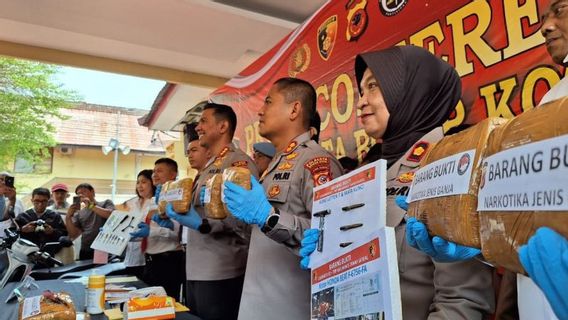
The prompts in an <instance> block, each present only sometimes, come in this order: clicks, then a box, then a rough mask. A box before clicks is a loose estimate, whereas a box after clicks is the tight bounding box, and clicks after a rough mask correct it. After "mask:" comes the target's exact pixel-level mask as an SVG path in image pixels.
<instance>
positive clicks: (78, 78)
mask: <svg viewBox="0 0 568 320" xmlns="http://www.w3.org/2000/svg"><path fill="white" fill-rule="evenodd" d="M55 81H56V82H59V83H60V84H61V85H63V86H64V88H66V89H70V90H73V91H75V92H77V93H78V94H79V96H80V97H82V98H83V99H82V100H83V101H84V102H87V103H92V104H102V105H108V106H115V107H124V108H136V109H145V110H149V109H150V108H151V107H152V104H153V103H154V100H155V99H156V96H157V95H158V93H159V92H160V90H161V89H162V87H163V86H164V85H165V84H166V83H165V81H159V80H153V79H146V78H138V77H132V76H125V75H121V74H115V73H108V72H101V71H93V70H87V69H80V68H71V67H61V69H60V73H59V74H58V76H57V77H56V79H55Z"/></svg>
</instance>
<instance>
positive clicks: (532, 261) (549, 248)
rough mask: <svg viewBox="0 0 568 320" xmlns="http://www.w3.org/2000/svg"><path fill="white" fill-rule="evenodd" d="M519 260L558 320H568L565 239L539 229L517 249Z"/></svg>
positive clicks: (543, 228) (549, 230) (549, 231)
mask: <svg viewBox="0 0 568 320" xmlns="http://www.w3.org/2000/svg"><path fill="white" fill-rule="evenodd" d="M519 259H520V260H521V264H522V265H523V268H525V270H526V271H527V273H528V274H529V276H530V277H531V279H533V281H534V282H535V283H536V284H537V285H538V286H539V288H540V289H541V290H542V291H543V292H544V295H545V296H546V299H548V302H549V303H550V306H551V307H552V310H554V313H555V314H556V316H557V317H558V319H568V294H566V292H567V291H566V290H567V289H568V239H566V238H565V237H563V236H562V235H560V234H558V233H556V232H555V231H554V230H552V229H550V228H546V227H542V228H539V229H538V230H537V231H536V233H535V235H534V236H532V237H531V238H530V239H529V242H528V244H527V245H524V246H522V247H521V248H520V249H519Z"/></svg>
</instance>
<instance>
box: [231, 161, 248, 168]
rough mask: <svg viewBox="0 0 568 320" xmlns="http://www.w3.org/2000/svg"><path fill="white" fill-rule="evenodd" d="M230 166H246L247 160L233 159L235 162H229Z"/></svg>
mask: <svg viewBox="0 0 568 320" xmlns="http://www.w3.org/2000/svg"><path fill="white" fill-rule="evenodd" d="M231 167H241V168H246V167H248V161H246V160H239V161H235V162H233V163H231Z"/></svg>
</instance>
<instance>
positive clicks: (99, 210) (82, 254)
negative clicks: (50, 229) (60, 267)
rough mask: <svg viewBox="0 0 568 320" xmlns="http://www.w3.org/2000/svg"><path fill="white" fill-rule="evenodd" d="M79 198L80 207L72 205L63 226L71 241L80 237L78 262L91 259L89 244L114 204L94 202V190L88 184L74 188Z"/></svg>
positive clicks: (106, 201)
mask: <svg viewBox="0 0 568 320" xmlns="http://www.w3.org/2000/svg"><path fill="white" fill-rule="evenodd" d="M75 193H76V194H77V195H78V196H80V197H81V205H80V206H77V205H75V204H72V205H71V206H69V209H68V210H67V215H66V216H65V226H66V228H67V232H68V233H69V236H70V237H71V239H76V238H77V237H79V236H80V235H82V239H81V249H80V251H79V260H88V259H93V255H94V250H93V249H91V244H92V243H93V241H95V238H96V237H97V234H98V233H99V229H100V228H101V227H102V226H103V225H104V224H105V222H106V219H107V218H108V217H109V216H110V214H111V213H112V211H113V210H114V204H113V203H112V201H111V200H109V199H107V200H105V201H103V202H98V201H96V200H95V189H94V188H93V186H92V185H90V184H88V183H81V184H79V185H78V186H77V187H76V188H75Z"/></svg>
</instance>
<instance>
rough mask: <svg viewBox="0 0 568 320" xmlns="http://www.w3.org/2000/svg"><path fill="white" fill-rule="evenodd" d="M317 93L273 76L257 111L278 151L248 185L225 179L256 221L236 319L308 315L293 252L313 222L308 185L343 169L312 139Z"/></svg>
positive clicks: (306, 287)
mask: <svg viewBox="0 0 568 320" xmlns="http://www.w3.org/2000/svg"><path fill="white" fill-rule="evenodd" d="M316 101H317V97H316V93H315V90H314V88H313V87H312V86H311V84H309V83H308V82H306V81H304V80H300V79H294V78H282V79H279V80H278V81H276V82H275V83H274V84H273V86H272V87H271V88H270V90H269V91H268V95H267V96H266V98H265V100H264V105H263V106H262V108H261V109H260V111H259V113H258V115H259V117H260V119H259V131H260V135H261V136H263V137H264V138H267V139H268V140H270V141H271V142H272V144H274V146H275V148H276V150H277V153H276V155H275V156H274V158H273V160H272V162H271V163H270V164H269V166H268V169H267V170H266V172H265V173H264V174H263V176H262V177H261V180H260V181H261V183H262V186H261V185H260V184H259V183H258V182H257V181H253V182H252V190H250V191H248V190H244V189H243V188H241V187H239V186H237V185H235V184H232V183H230V182H226V183H225V188H226V189H225V202H226V203H227V206H228V208H229V210H230V211H231V213H232V214H233V215H234V216H235V217H237V218H238V219H241V220H242V221H245V222H246V223H249V224H252V225H256V226H254V227H253V231H252V235H251V244H250V249H249V256H248V261H247V271H246V276H245V284H244V288H243V297H242V300H241V308H240V310H239V319H247V320H256V319H305V318H306V317H309V314H310V300H311V298H310V273H309V272H308V271H304V270H301V269H300V266H299V264H298V262H299V260H300V259H299V256H298V251H299V248H300V242H301V240H302V238H303V231H304V229H307V228H309V227H310V220H311V214H312V212H311V211H312V191H313V187H314V186H318V185H321V184H323V183H326V182H327V181H329V180H331V179H333V178H335V177H338V176H340V175H341V172H342V169H341V165H340V164H339V162H338V161H337V160H336V159H335V157H334V156H333V155H331V154H330V153H329V152H327V151H326V150H325V149H323V148H322V147H321V146H319V145H318V144H317V143H316V142H315V141H314V140H312V139H311V134H310V130H309V128H310V123H311V120H312V117H313V116H314V114H315V112H316Z"/></svg>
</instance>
